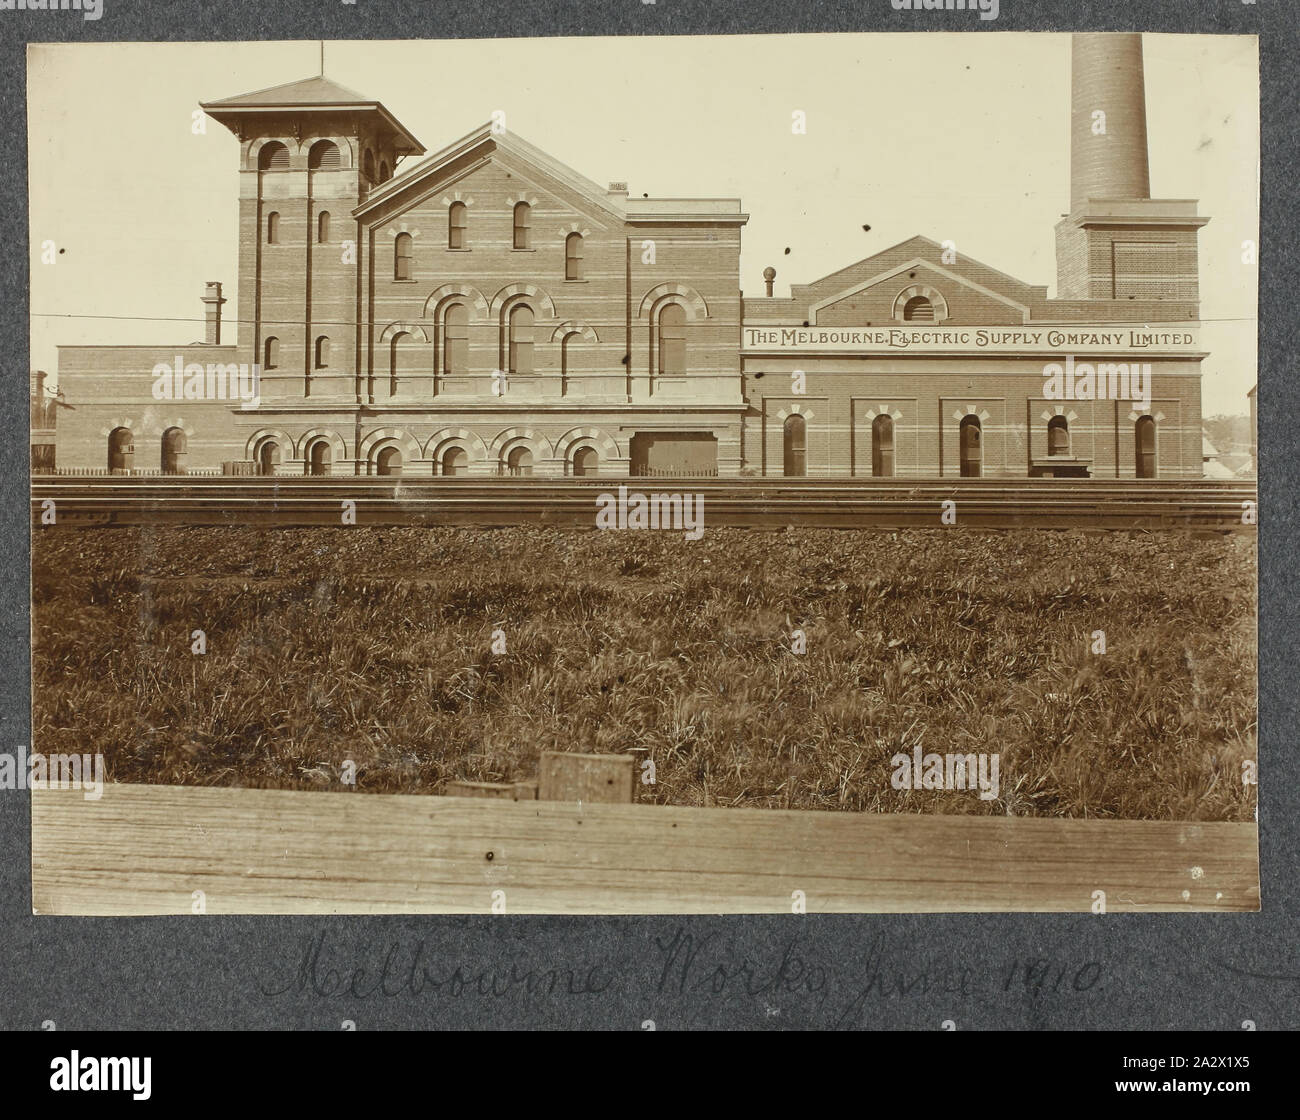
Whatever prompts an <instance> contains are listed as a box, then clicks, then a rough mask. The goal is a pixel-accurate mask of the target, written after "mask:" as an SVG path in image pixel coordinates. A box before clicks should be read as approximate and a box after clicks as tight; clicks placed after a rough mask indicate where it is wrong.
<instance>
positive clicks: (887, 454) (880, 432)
mask: <svg viewBox="0 0 1300 1120" xmlns="http://www.w3.org/2000/svg"><path fill="white" fill-rule="evenodd" d="M871 474H872V477H873V478H893V477H894V418H893V417H892V416H890V415H888V414H886V413H883V412H882V413H881V414H880V415H879V416H877V417H876V418H875V419H874V420H873V421H871Z"/></svg>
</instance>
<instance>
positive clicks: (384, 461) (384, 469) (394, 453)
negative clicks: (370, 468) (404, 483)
mask: <svg viewBox="0 0 1300 1120" xmlns="http://www.w3.org/2000/svg"><path fill="white" fill-rule="evenodd" d="M375 471H376V473H378V474H381V475H388V476H390V477H391V476H395V475H400V474H401V473H402V452H401V451H400V450H399V449H398V448H396V447H385V448H383V449H382V450H381V451H380V452H379V454H378V455H377V456H375Z"/></svg>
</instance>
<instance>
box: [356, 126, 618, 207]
mask: <svg viewBox="0 0 1300 1120" xmlns="http://www.w3.org/2000/svg"><path fill="white" fill-rule="evenodd" d="M489 144H490V145H492V146H493V147H495V148H498V149H500V150H502V151H505V152H508V153H510V154H511V155H514V156H515V157H517V158H518V159H521V160H523V161H524V162H525V163H527V164H530V165H532V166H533V167H535V168H537V169H538V170H540V171H542V172H544V173H545V174H547V175H550V176H551V177H552V178H554V179H557V180H558V181H559V182H561V183H563V184H564V185H565V186H567V187H569V188H570V189H571V190H573V191H576V192H577V193H578V194H579V195H581V196H582V197H583V198H585V199H587V200H588V201H589V202H591V203H592V204H593V205H595V206H597V207H599V208H600V209H602V210H604V211H606V212H607V213H608V214H609V215H610V216H611V217H614V218H617V219H619V220H622V219H623V218H624V216H625V213H626V209H625V207H624V206H623V205H622V204H621V201H620V198H619V196H611V195H610V194H609V193H608V192H607V191H605V190H604V189H603V188H602V187H601V186H600V184H599V183H596V182H594V181H593V180H591V179H588V178H587V177H586V176H585V175H580V174H578V172H576V171H574V170H573V168H571V167H567V166H566V165H564V164H563V163H561V162H560V161H559V160H557V159H554V158H553V157H551V156H549V155H547V154H546V153H545V152H544V151H542V150H541V148H538V147H535V146H534V145H532V144H530V143H528V141H527V140H524V139H523V138H522V137H521V136H519V135H518V134H517V133H514V132H501V133H497V132H493V131H492V125H491V123H487V124H482V125H479V127H478V128H476V129H475V130H474V131H473V132H470V133H468V134H466V135H465V136H462V137H461V138H460V139H459V140H456V141H454V142H453V143H451V144H448V145H447V146H446V147H445V148H443V149H442V150H441V151H437V152H434V153H433V154H432V155H430V156H428V157H427V158H426V159H422V160H421V161H420V162H419V163H417V164H415V165H414V166H413V167H408V168H407V169H406V170H405V171H403V172H402V173H401V174H400V175H398V176H396V177H394V178H392V179H389V180H388V182H386V183H384V184H382V185H381V186H379V187H377V188H375V189H374V190H373V191H371V192H370V195H369V197H367V199H366V201H365V202H363V203H362V204H361V205H360V206H358V207H357V208H356V209H355V210H354V211H353V212H352V213H353V214H354V215H355V216H356V217H362V216H363V215H365V214H368V213H370V212H371V211H373V210H376V209H378V208H379V207H380V206H382V205H383V204H384V203H385V202H387V201H389V200H390V199H392V198H393V197H394V196H396V195H398V194H401V193H402V192H403V191H404V190H406V189H407V188H409V187H410V186H412V185H413V184H414V183H417V182H419V181H420V180H423V179H427V178H430V177H432V176H434V175H436V174H437V173H438V172H439V171H440V170H442V169H443V168H444V167H446V166H447V165H448V164H450V163H454V162H455V161H456V160H458V159H463V158H464V157H465V156H468V155H471V154H473V153H474V152H475V151H476V150H477V149H479V148H485V147H487V146H488V145H489Z"/></svg>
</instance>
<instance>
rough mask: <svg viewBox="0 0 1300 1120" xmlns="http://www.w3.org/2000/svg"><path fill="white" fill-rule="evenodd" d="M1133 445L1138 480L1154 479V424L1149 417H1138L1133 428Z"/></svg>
mask: <svg viewBox="0 0 1300 1120" xmlns="http://www.w3.org/2000/svg"><path fill="white" fill-rule="evenodd" d="M1133 444H1134V450H1135V451H1136V453H1137V463H1136V468H1137V469H1136V473H1137V477H1138V478H1155V477H1156V469H1157V467H1156V422H1155V420H1154V419H1153V418H1152V417H1150V416H1139V417H1138V418H1137V423H1136V424H1134V426H1133Z"/></svg>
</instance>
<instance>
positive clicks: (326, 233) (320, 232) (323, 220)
mask: <svg viewBox="0 0 1300 1120" xmlns="http://www.w3.org/2000/svg"><path fill="white" fill-rule="evenodd" d="M329 239H330V212H329V211H328V210H322V211H321V212H320V214H319V215H318V216H317V218H316V240H317V241H319V242H320V243H321V244H322V245H324V244H325V242H327V241H328V240H329Z"/></svg>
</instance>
